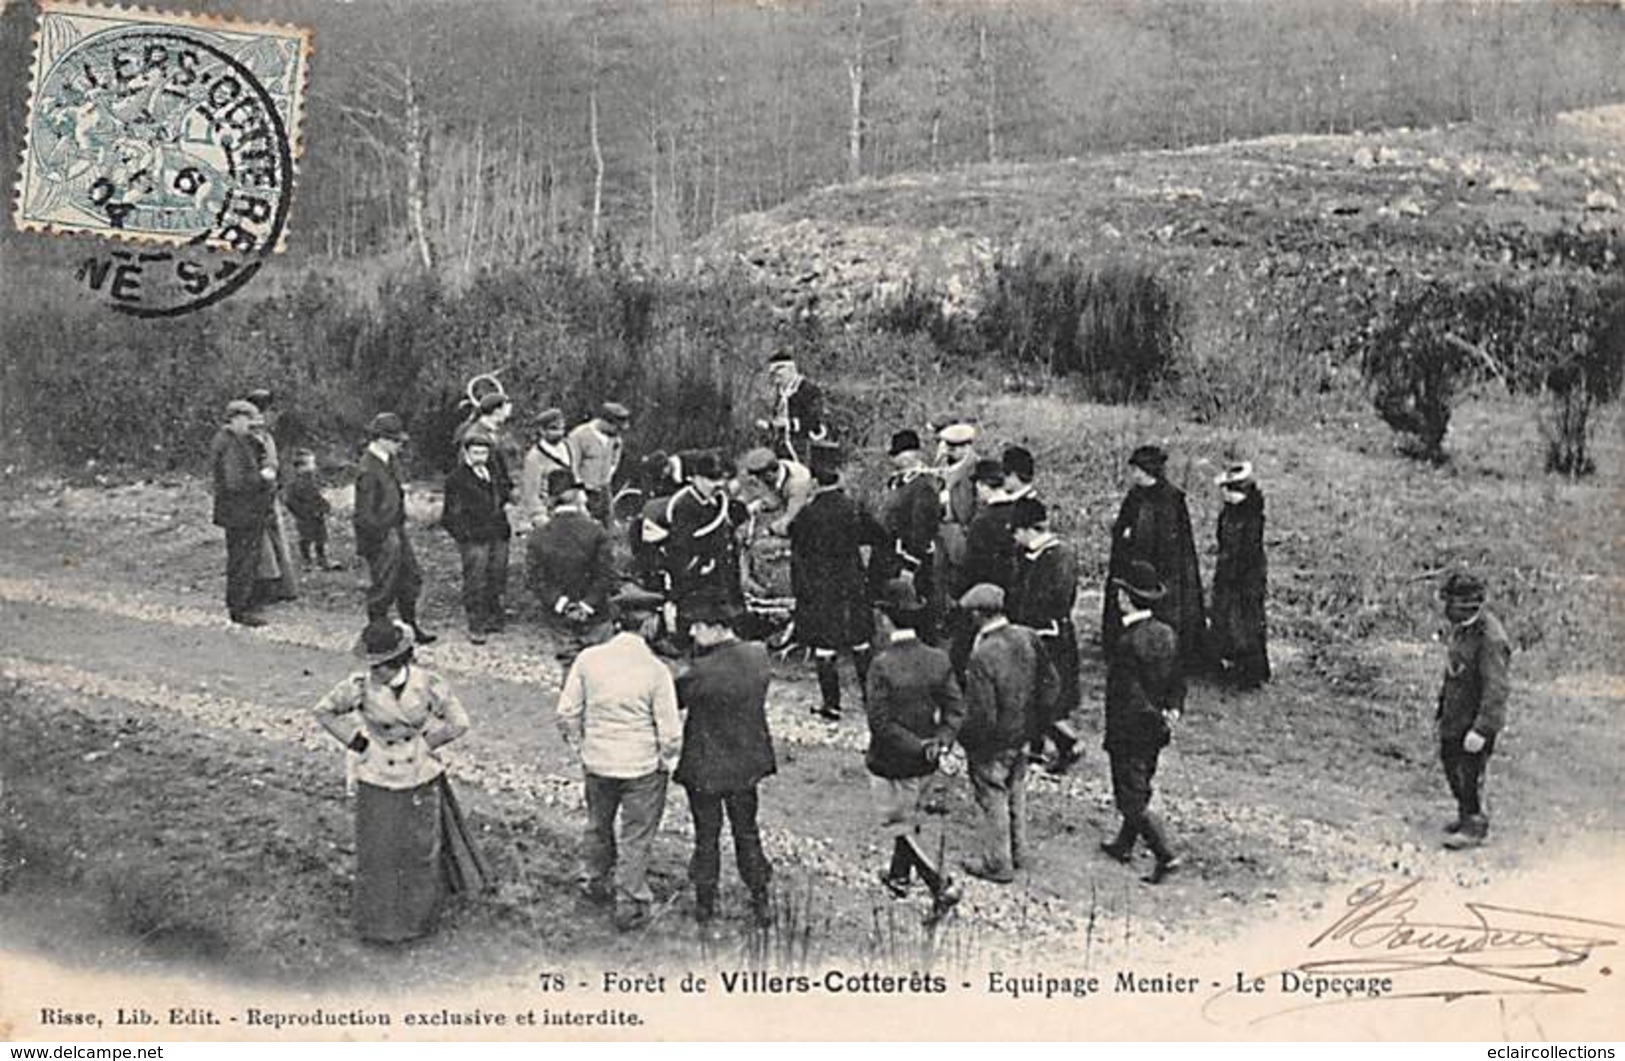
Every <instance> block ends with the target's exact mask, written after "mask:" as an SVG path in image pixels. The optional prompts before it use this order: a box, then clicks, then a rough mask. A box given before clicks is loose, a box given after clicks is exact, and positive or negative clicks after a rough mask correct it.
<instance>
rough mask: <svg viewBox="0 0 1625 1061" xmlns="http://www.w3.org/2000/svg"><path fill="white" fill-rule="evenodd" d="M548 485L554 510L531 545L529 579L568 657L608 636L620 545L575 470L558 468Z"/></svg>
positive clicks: (528, 545) (528, 550) (564, 656)
mask: <svg viewBox="0 0 1625 1061" xmlns="http://www.w3.org/2000/svg"><path fill="white" fill-rule="evenodd" d="M546 490H547V496H548V497H551V498H553V515H552V517H551V518H549V519H548V520H547V522H546V523H544V524H542V525H541V526H540V527H539V528H537V529H536V530H535V531H533V532H531V535H530V538H529V540H528V541H527V543H526V545H525V581H526V584H527V585H528V586H529V588H530V591H531V593H532V594H534V595H535V597H536V602H537V604H539V605H540V606H541V609H542V614H543V615H545V616H547V622H548V624H549V625H550V626H551V627H552V628H553V630H554V632H555V633H557V634H558V635H559V637H560V638H561V640H562V642H563V644H562V647H561V648H560V649H559V656H560V658H561V659H567V660H568V659H574V658H575V655H576V653H578V652H580V651H581V650H582V649H583V648H585V647H586V646H587V645H591V644H596V643H598V642H599V641H601V640H603V637H602V634H603V632H604V630H605V628H606V627H607V626H608V624H609V594H610V590H611V589H612V588H613V584H614V580H615V549H614V545H613V544H612V543H611V541H610V536H609V531H607V530H605V529H604V526H603V524H601V523H599V522H598V521H597V520H595V519H593V518H592V517H591V516H590V515H588V514H587V493H586V490H585V489H583V487H582V485H581V483H580V482H579V481H577V479H576V477H575V474H574V473H573V472H571V471H570V470H569V469H567V468H555V469H554V470H553V471H552V472H550V473H549V474H548V478H547V486H546Z"/></svg>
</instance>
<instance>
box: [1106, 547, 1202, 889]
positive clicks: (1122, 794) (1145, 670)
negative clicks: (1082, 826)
mask: <svg viewBox="0 0 1625 1061" xmlns="http://www.w3.org/2000/svg"><path fill="white" fill-rule="evenodd" d="M1106 592H1107V593H1108V594H1110V595H1111V596H1114V597H1119V598H1121V599H1120V600H1119V601H1118V607H1117V609H1116V615H1117V616H1118V618H1117V620H1116V621H1117V623H1118V627H1119V629H1118V631H1117V634H1116V636H1115V637H1113V638H1112V640H1111V648H1110V649H1109V650H1108V652H1107V655H1106V739H1105V741H1104V746H1105V749H1106V755H1107V757H1108V758H1109V759H1110V760H1111V771H1112V796H1113V798H1114V799H1115V800H1116V801H1117V810H1118V813H1120V814H1121V815H1122V816H1123V824H1122V827H1121V828H1119V829H1118V831H1117V836H1116V838H1114V839H1112V840H1110V841H1106V842H1103V843H1102V844H1101V845H1100V848H1101V850H1102V851H1104V852H1106V853H1107V854H1108V855H1110V856H1111V857H1112V858H1115V859H1117V861H1119V862H1123V863H1127V862H1129V861H1130V860H1131V859H1132V858H1133V857H1134V842H1135V841H1136V840H1137V839H1139V838H1140V837H1144V838H1145V842H1146V846H1148V847H1149V848H1151V853H1152V854H1153V855H1155V856H1156V860H1157V861H1156V866H1155V867H1154V868H1153V869H1152V871H1151V873H1150V875H1149V876H1147V877H1146V878H1145V880H1146V882H1147V883H1149V884H1160V883H1161V882H1162V881H1163V880H1164V879H1165V878H1166V877H1167V876H1168V874H1170V873H1172V872H1174V871H1175V870H1176V869H1178V868H1179V859H1178V858H1176V857H1175V856H1174V853H1173V851H1172V850H1171V849H1170V848H1169V846H1168V840H1167V837H1166V836H1165V835H1164V833H1163V831H1162V825H1161V823H1159V822H1158V821H1157V819H1156V817H1155V816H1154V815H1153V814H1152V813H1151V809H1150V808H1151V780H1152V778H1154V777H1155V776H1156V773H1157V759H1158V757H1159V756H1160V755H1161V754H1162V749H1163V748H1165V747H1166V746H1167V744H1168V741H1169V738H1170V737H1171V736H1172V724H1173V723H1174V722H1176V721H1178V719H1179V716H1180V714H1181V713H1182V712H1183V711H1184V709H1185V678H1184V675H1183V673H1182V672H1181V671H1180V667H1179V643H1178V635H1176V634H1175V633H1174V629H1173V627H1171V626H1169V625H1168V624H1167V623H1165V622H1163V621H1162V620H1161V619H1159V618H1157V617H1156V616H1155V615H1154V614H1153V612H1152V608H1153V607H1154V606H1155V605H1156V603H1157V602H1158V601H1160V600H1161V599H1162V598H1163V597H1164V596H1165V595H1166V594H1167V589H1166V587H1165V586H1164V585H1163V584H1162V580H1161V579H1160V578H1158V577H1157V571H1156V569H1155V568H1154V567H1152V566H1151V565H1150V564H1148V563H1147V562H1145V561H1144V560H1131V561H1129V562H1128V564H1127V565H1126V566H1125V568H1124V572H1123V574H1121V575H1118V576H1115V577H1114V578H1113V579H1112V580H1111V582H1110V583H1108V585H1107V588H1106Z"/></svg>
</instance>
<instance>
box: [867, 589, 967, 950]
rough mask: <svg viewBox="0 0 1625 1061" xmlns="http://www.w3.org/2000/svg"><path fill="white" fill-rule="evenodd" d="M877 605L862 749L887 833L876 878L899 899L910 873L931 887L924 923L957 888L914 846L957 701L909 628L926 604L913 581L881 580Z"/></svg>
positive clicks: (947, 671)
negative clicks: (888, 849) (878, 625)
mask: <svg viewBox="0 0 1625 1061" xmlns="http://www.w3.org/2000/svg"><path fill="white" fill-rule="evenodd" d="M880 609H881V611H882V613H883V615H884V616H885V621H884V622H883V624H882V625H883V627H884V629H883V630H882V631H881V633H882V634H883V636H882V638H881V641H880V643H881V645H883V646H884V647H882V648H881V650H880V652H879V654H878V655H877V656H876V657H875V659H874V662H873V663H872V664H871V665H870V667H869V674H868V680H867V685H866V690H867V697H866V703H865V710H866V712H867V713H868V716H869V749H868V751H867V752H866V753H865V754H864V760H863V761H864V765H865V766H867V767H868V769H869V773H870V775H871V780H870V787H871V788H872V789H873V791H874V794H875V799H876V802H877V804H878V806H879V810H880V820H881V823H882V825H883V826H884V827H885V829H886V833H887V835H889V836H890V837H891V840H892V854H891V864H890V865H889V866H888V867H887V868H885V869H883V870H881V872H880V881H881V883H882V884H884V885H885V886H886V889H887V890H888V891H889V892H891V894H892V896H893V897H895V898H899V899H901V898H904V897H906V896H907V895H908V893H909V889H910V888H911V887H912V886H913V883H914V875H915V874H916V873H918V874H919V877H920V879H921V880H922V881H924V882H925V885H926V887H927V888H929V889H930V891H931V912H930V913H929V914H927V915H926V924H928V925H931V924H935V923H936V922H938V921H940V920H942V918H943V917H944V916H945V915H946V914H947V913H948V911H949V910H951V909H952V908H953V906H954V904H956V903H957V902H959V898H960V890H959V888H958V886H957V885H955V884H954V882H953V879H952V878H951V877H949V876H948V874H947V871H946V869H945V868H944V867H942V866H940V865H938V864H937V863H936V862H933V861H932V859H931V858H930V857H929V856H927V855H926V853H925V852H924V850H922V849H921V846H920V815H921V810H922V802H923V797H924V795H925V786H926V783H927V781H928V780H929V778H930V777H931V775H932V774H935V773H936V772H937V764H938V762H939V761H940V760H941V758H942V755H943V753H944V752H945V751H947V750H948V749H949V748H950V747H952V746H953V742H954V737H955V736H956V735H957V734H958V732H959V727H960V724H961V723H962V722H963V721H964V718H965V701H964V697H963V696H962V695H961V694H960V691H959V682H958V680H957V679H956V678H955V677H954V671H953V665H952V664H951V663H949V662H948V654H947V653H946V652H944V651H942V650H941V649H939V648H934V647H932V646H930V645H927V644H926V643H925V642H923V641H921V640H920V638H919V634H918V632H917V631H916V629H915V627H916V624H917V623H918V622H919V620H920V617H921V616H922V615H924V614H925V612H926V607H925V601H924V600H922V599H921V598H920V597H919V595H918V594H917V593H916V592H915V590H914V583H913V581H912V580H910V579H906V578H897V579H892V580H891V581H889V582H886V583H884V584H883V585H882V586H881V590H880Z"/></svg>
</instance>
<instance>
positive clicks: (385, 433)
mask: <svg viewBox="0 0 1625 1061" xmlns="http://www.w3.org/2000/svg"><path fill="white" fill-rule="evenodd" d="M367 433H368V434H369V435H371V436H372V441H371V442H369V443H368V444H367V448H366V450H365V451H363V452H362V454H361V462H360V465H359V467H358V469H357V471H356V480H355V513H354V514H353V516H352V520H353V522H354V525H355V548H356V552H357V553H360V554H361V558H362V559H363V560H365V561H366V562H367V570H368V572H369V573H370V575H371V577H372V584H371V585H370V586H369V587H368V588H367V618H368V620H369V621H370V620H377V619H385V618H388V616H389V609H390V607H391V606H392V605H393V606H394V607H395V609H396V610H397V611H398V612H399V613H400V617H401V622H403V623H405V624H406V625H408V626H410V627H411V628H412V632H413V635H414V636H415V637H416V638H417V643H418V644H420V645H427V644H430V643H432V642H434V641H435V640H437V638H436V635H434V634H431V633H429V632H428V631H427V630H425V629H423V628H422V627H421V626H419V625H418V594H419V593H420V592H422V590H423V571H422V569H421V568H420V567H418V558H417V555H416V554H415V553H413V552H412V542H411V539H409V538H408V537H407V536H406V492H405V490H404V489H403V488H402V486H401V472H400V452H401V447H402V446H403V445H404V444H405V443H406V440H407V437H408V436H407V434H406V428H405V427H404V426H402V424H401V418H400V417H398V416H396V415H395V414H394V413H379V414H378V415H377V416H375V417H373V418H372V422H371V423H370V424H369V425H368V426H367Z"/></svg>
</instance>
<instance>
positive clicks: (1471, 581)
mask: <svg viewBox="0 0 1625 1061" xmlns="http://www.w3.org/2000/svg"><path fill="white" fill-rule="evenodd" d="M1486 597H1487V594H1486V592H1485V589H1484V583H1483V581H1482V580H1480V579H1479V578H1477V577H1475V576H1473V575H1469V574H1466V573H1464V572H1456V573H1454V574H1452V575H1451V576H1450V577H1449V578H1448V579H1446V580H1445V583H1444V585H1443V586H1442V587H1440V589H1439V600H1440V602H1441V603H1442V604H1443V605H1444V614H1445V619H1446V620H1447V621H1448V622H1449V624H1450V625H1449V630H1448V631H1447V633H1446V635H1445V649H1446V657H1445V671H1444V683H1443V685H1442V686H1441V687H1440V689H1439V708H1438V711H1437V713H1436V714H1435V716H1434V717H1435V719H1436V722H1437V725H1438V731H1439V761H1440V762H1441V763H1442V764H1443V766H1444V776H1445V780H1446V781H1447V782H1448V783H1449V785H1450V794H1451V795H1452V796H1454V797H1455V799H1456V817H1455V820H1454V821H1452V822H1451V823H1450V824H1449V825H1446V826H1445V833H1446V836H1445V842H1444V843H1445V846H1446V847H1448V848H1452V849H1456V848H1464V847H1477V846H1478V845H1480V844H1482V843H1483V842H1484V841H1485V839H1486V838H1487V837H1488V836H1489V832H1490V819H1489V816H1488V815H1486V814H1485V813H1484V801H1483V800H1484V770H1485V767H1487V766H1488V765H1489V761H1490V753H1491V752H1493V751H1494V750H1495V738H1496V736H1497V735H1498V734H1499V733H1500V732H1501V727H1502V726H1503V725H1505V723H1506V705H1507V692H1508V688H1509V686H1508V678H1507V672H1508V669H1509V667H1510V664H1511V659H1512V645H1511V642H1510V641H1509V640H1508V639H1507V633H1506V630H1505V628H1503V627H1502V625H1501V621H1500V620H1499V619H1497V618H1496V617H1495V616H1494V615H1491V614H1490V612H1489V611H1488V609H1486V608H1485V607H1484V602H1485V599H1486Z"/></svg>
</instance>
